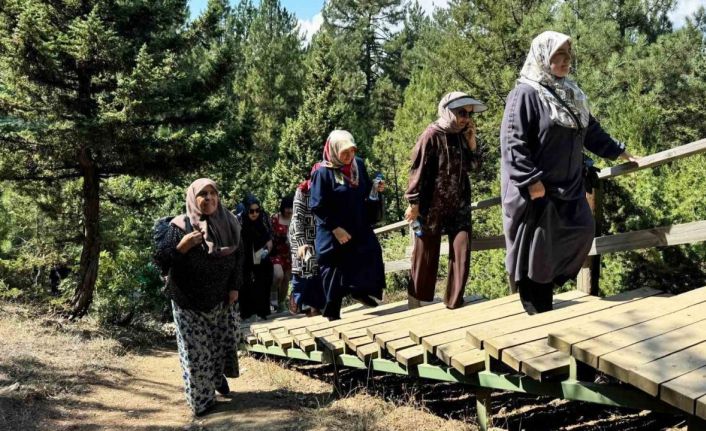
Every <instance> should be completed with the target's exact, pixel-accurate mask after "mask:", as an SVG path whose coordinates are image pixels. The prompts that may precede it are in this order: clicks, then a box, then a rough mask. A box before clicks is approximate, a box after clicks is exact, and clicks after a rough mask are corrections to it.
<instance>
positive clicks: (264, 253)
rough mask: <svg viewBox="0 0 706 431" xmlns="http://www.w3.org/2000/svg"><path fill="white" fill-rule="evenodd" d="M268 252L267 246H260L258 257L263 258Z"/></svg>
mask: <svg viewBox="0 0 706 431" xmlns="http://www.w3.org/2000/svg"><path fill="white" fill-rule="evenodd" d="M268 254H270V252H269V251H268V250H267V247H262V251H261V252H260V259H261V260H263V259H265V258H266V257H267V255H268Z"/></svg>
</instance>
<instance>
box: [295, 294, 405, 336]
mask: <svg viewBox="0 0 706 431" xmlns="http://www.w3.org/2000/svg"><path fill="white" fill-rule="evenodd" d="M407 309H408V304H407V301H406V300H405V301H397V302H393V303H389V304H382V305H378V306H377V307H374V308H369V310H370V311H368V312H367V313H356V314H352V313H351V315H350V316H343V315H342V316H341V319H339V320H333V321H328V320H327V321H326V322H323V323H319V324H316V325H307V326H306V331H307V332H308V333H309V334H312V336H314V333H315V332H317V331H323V330H326V329H333V328H335V327H337V326H343V325H346V324H349V323H353V322H360V321H365V320H368V319H372V318H375V317H378V316H384V315H388V314H394V313H399V312H401V311H406V310H407Z"/></svg>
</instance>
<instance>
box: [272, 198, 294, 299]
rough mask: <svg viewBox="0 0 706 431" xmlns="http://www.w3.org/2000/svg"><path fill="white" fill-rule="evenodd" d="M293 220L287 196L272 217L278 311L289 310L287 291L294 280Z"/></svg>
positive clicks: (290, 200)
mask: <svg viewBox="0 0 706 431" xmlns="http://www.w3.org/2000/svg"><path fill="white" fill-rule="evenodd" d="M291 220H292V198H291V197H289V196H287V197H284V198H282V200H281V201H280V203H279V212H278V213H277V214H273V215H272V220H271V223H270V224H271V225H272V244H273V248H272V266H273V280H272V281H273V283H272V284H273V286H272V287H273V288H274V289H275V290H276V292H277V308H278V310H277V311H284V310H286V309H287V291H288V290H289V280H290V279H291V278H292V256H291V255H290V253H291V250H290V248H289V238H288V237H287V232H288V231H289V225H290V222H291Z"/></svg>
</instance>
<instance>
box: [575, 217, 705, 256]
mask: <svg viewBox="0 0 706 431" xmlns="http://www.w3.org/2000/svg"><path fill="white" fill-rule="evenodd" d="M702 241H706V221H704V220H702V221H695V222H691V223H683V224H677V225H672V226H662V227H655V228H651V229H644V230H638V231H634V232H626V233H619V234H615V235H609V236H601V237H598V238H596V239H594V241H593V245H592V246H591V251H589V255H590V256H593V255H596V254H606V253H615V252H618V251H626V250H638V249H642V248H650V247H663V246H672V245H679V244H691V243H695V242H702Z"/></svg>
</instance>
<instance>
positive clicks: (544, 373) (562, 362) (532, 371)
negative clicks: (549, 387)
mask: <svg viewBox="0 0 706 431" xmlns="http://www.w3.org/2000/svg"><path fill="white" fill-rule="evenodd" d="M569 366H570V360H569V355H567V354H566V353H564V352H559V351H554V352H552V353H548V354H546V355H543V356H538V357H536V358H531V359H528V360H526V361H524V362H522V370H521V371H522V372H523V373H525V374H526V375H528V376H530V377H532V378H533V379H535V380H539V381H543V380H546V379H547V378H549V377H552V376H557V375H566V374H569Z"/></svg>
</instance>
